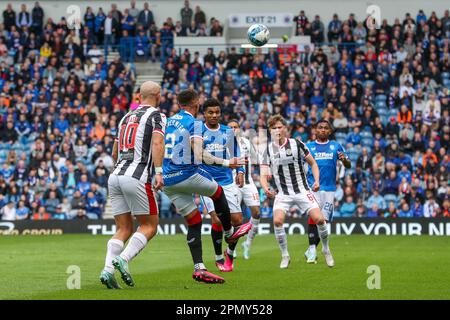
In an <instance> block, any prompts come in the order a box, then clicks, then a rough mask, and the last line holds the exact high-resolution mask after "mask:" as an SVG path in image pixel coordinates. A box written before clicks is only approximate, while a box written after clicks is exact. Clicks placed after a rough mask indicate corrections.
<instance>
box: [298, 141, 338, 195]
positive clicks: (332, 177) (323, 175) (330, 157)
mask: <svg viewBox="0 0 450 320" xmlns="http://www.w3.org/2000/svg"><path fill="white" fill-rule="evenodd" d="M306 146H307V147H308V149H309V151H310V152H311V154H312V156H313V157H314V159H316V162H317V165H318V166H319V171H320V190H321V191H336V174H337V162H338V161H339V157H338V152H342V153H344V154H345V150H344V148H343V147H342V146H341V145H340V144H339V143H338V142H336V141H328V142H327V143H318V142H317V141H313V142H309V143H307V144H306ZM308 183H309V185H313V184H314V176H313V174H312V171H311V167H309V169H308Z"/></svg>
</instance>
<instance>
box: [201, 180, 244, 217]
mask: <svg viewBox="0 0 450 320" xmlns="http://www.w3.org/2000/svg"><path fill="white" fill-rule="evenodd" d="M222 189H223V192H224V193H225V198H227V202H228V207H230V213H241V212H242V209H241V202H240V201H239V191H238V189H239V188H238V187H237V185H236V184H235V183H234V182H233V183H232V184H229V185H227V186H222ZM200 199H201V201H202V202H203V205H204V206H205V208H206V212H208V213H211V212H213V211H214V210H215V209H214V202H213V201H212V199H211V198H210V197H205V196H200Z"/></svg>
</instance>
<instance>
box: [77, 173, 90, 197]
mask: <svg viewBox="0 0 450 320" xmlns="http://www.w3.org/2000/svg"><path fill="white" fill-rule="evenodd" d="M90 189H91V183H90V182H89V181H88V176H87V175H85V174H83V175H81V181H80V182H78V183H77V186H76V190H78V191H80V192H81V194H82V195H83V196H85V195H86V194H87V193H88V191H89V190H90Z"/></svg>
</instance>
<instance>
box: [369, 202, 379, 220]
mask: <svg viewBox="0 0 450 320" xmlns="http://www.w3.org/2000/svg"><path fill="white" fill-rule="evenodd" d="M379 215H380V210H379V208H378V205H377V204H376V203H374V204H372V206H371V207H370V209H369V210H368V211H367V217H368V218H378V217H379Z"/></svg>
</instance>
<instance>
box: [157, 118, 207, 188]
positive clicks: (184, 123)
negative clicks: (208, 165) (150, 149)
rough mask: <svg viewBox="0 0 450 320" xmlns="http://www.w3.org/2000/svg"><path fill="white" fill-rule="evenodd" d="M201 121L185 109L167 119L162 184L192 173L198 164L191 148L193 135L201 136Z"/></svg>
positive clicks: (167, 183)
mask: <svg viewBox="0 0 450 320" xmlns="http://www.w3.org/2000/svg"><path fill="white" fill-rule="evenodd" d="M202 132H203V123H202V122H201V121H199V120H196V119H195V118H194V116H193V115H192V114H190V113H189V112H187V111H185V110H181V111H180V112H179V113H177V114H175V115H173V116H172V117H170V118H169V119H168V120H167V126H166V134H165V154H164V161H163V178H164V184H165V185H166V186H170V185H173V184H176V183H179V182H181V181H183V180H186V179H187V178H189V177H191V176H192V175H194V174H195V173H196V172H197V171H198V169H199V164H200V163H196V162H195V160H194V152H193V151H192V148H191V139H192V138H193V137H202Z"/></svg>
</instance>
